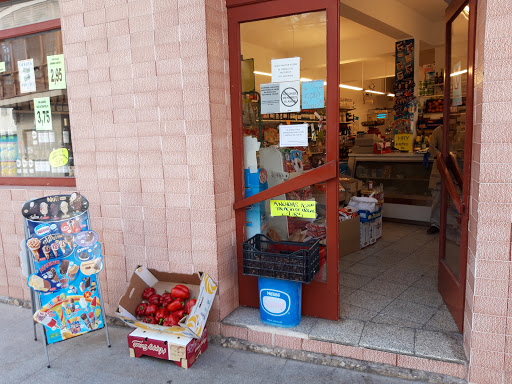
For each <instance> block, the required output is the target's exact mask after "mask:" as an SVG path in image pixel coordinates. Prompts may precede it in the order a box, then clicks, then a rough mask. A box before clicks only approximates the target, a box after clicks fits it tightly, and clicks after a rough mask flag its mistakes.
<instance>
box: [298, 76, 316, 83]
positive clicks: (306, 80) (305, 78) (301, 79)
mask: <svg viewBox="0 0 512 384" xmlns="http://www.w3.org/2000/svg"><path fill="white" fill-rule="evenodd" d="M300 81H302V82H303V83H305V82H308V81H313V79H308V78H307V77H301V78H300Z"/></svg>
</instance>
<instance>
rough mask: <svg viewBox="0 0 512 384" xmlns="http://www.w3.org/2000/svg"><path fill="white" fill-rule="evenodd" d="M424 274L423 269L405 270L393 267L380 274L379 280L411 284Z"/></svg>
mask: <svg viewBox="0 0 512 384" xmlns="http://www.w3.org/2000/svg"><path fill="white" fill-rule="evenodd" d="M422 276H423V273H422V272H421V271H412V270H411V271H404V270H403V268H392V269H388V270H387V271H386V272H384V273H383V274H381V275H380V276H379V280H384V281H389V282H391V283H396V284H405V285H411V284H413V283H414V282H416V281H417V280H419V279H420V278H421V277H422Z"/></svg>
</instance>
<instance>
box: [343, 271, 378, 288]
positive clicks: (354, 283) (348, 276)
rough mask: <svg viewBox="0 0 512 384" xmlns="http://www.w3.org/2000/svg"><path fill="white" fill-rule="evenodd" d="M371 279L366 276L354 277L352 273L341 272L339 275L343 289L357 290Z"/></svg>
mask: <svg viewBox="0 0 512 384" xmlns="http://www.w3.org/2000/svg"><path fill="white" fill-rule="evenodd" d="M371 279H372V278H371V277H368V276H361V275H354V274H352V273H347V272H342V273H340V284H341V285H344V286H345V287H349V288H354V289H359V288H361V287H362V286H363V285H365V284H366V283H368V282H369V281H370V280H371Z"/></svg>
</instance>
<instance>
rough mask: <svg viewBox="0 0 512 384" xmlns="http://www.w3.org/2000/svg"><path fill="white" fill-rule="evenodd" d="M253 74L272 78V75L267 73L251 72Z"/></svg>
mask: <svg viewBox="0 0 512 384" xmlns="http://www.w3.org/2000/svg"><path fill="white" fill-rule="evenodd" d="M253 73H254V74H255V75H262V76H270V77H272V74H271V73H267V72H260V71H253Z"/></svg>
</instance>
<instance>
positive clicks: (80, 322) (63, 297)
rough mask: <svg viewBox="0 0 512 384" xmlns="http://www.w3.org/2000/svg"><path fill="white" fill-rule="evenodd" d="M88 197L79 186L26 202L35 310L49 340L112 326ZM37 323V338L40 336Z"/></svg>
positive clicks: (28, 258)
mask: <svg viewBox="0 0 512 384" xmlns="http://www.w3.org/2000/svg"><path fill="white" fill-rule="evenodd" d="M88 208H89V202H88V201H87V199H86V198H85V197H84V196H82V195H80V194H79V193H78V192H75V193H72V194H71V195H54V196H46V197H43V198H40V199H35V200H30V201H27V202H26V203H25V204H24V205H23V207H22V214H23V217H24V227H25V240H26V241H25V242H22V247H23V248H24V250H23V251H22V254H23V253H24V254H25V257H24V258H23V259H22V260H23V261H24V262H26V265H27V267H28V269H27V268H25V271H26V273H27V275H28V280H27V284H28V286H29V287H30V288H31V291H30V293H31V301H32V313H33V318H34V321H35V323H36V322H37V323H40V324H41V326H42V332H43V335H44V340H43V342H44V350H45V354H46V359H47V363H48V368H50V359H49V356H48V348H47V346H48V345H49V344H53V343H56V342H59V341H63V340H67V339H71V338H74V337H76V336H80V335H83V334H86V333H88V332H92V331H95V330H98V329H102V328H105V335H106V339H107V345H108V347H110V340H109V336H108V328H107V323H106V319H105V312H104V310H103V308H104V305H103V297H102V294H101V284H100V279H99V278H98V276H97V274H98V273H99V272H100V271H101V270H102V269H103V257H102V252H101V244H100V243H99V242H98V235H97V234H96V233H95V232H94V231H92V230H91V228H90V221H89V212H88ZM35 323H34V339H35V340H37V333H36V325H35Z"/></svg>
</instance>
